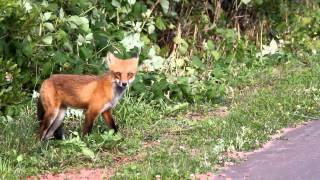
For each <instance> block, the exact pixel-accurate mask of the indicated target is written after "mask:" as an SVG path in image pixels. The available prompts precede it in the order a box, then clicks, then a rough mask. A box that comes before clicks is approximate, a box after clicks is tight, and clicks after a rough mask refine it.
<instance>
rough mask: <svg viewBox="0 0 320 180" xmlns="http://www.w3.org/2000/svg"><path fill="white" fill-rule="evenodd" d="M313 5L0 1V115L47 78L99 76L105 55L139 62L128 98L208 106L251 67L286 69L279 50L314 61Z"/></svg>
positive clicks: (268, 0) (260, 0) (318, 28)
mask: <svg viewBox="0 0 320 180" xmlns="http://www.w3.org/2000/svg"><path fill="white" fill-rule="evenodd" d="M301 4H303V6H302V5H301ZM318 6H319V4H318V3H317V2H314V1H308V0H297V1H294V2H293V1H278V0H252V1H250V0H242V1H236V0H222V1H213V0H212V1H192V0H175V1H169V0H157V1H151V0H112V1H97V0H70V1H61V0H57V1H35V0H29V1H27V0H23V1H15V0H1V1H0V78H1V82H0V83H1V89H0V110H1V111H2V112H4V113H5V114H10V115H13V114H14V113H15V111H14V106H12V105H16V104H19V103H21V102H23V100H25V99H29V98H30V97H31V94H32V93H31V92H32V91H33V90H37V89H38V87H39V85H40V83H41V82H42V80H43V79H44V78H47V77H48V76H50V74H52V73H78V74H86V73H88V74H101V73H103V72H104V71H105V65H104V64H103V63H102V60H101V57H103V56H105V54H106V52H107V51H114V52H117V53H118V56H119V57H129V56H130V55H131V54H132V53H139V54H140V59H141V60H142V61H141V62H140V64H141V73H140V76H139V77H138V79H137V80H136V83H135V85H134V86H133V88H132V89H133V91H131V92H132V94H133V95H139V96H143V98H146V99H150V100H151V99H167V100H180V101H189V102H197V101H212V102H216V101H219V100H220V99H221V98H223V96H224V94H225V93H226V92H227V91H228V89H230V87H235V85H236V84H235V82H233V81H232V79H233V78H234V77H238V79H240V80H241V79H242V80H243V81H245V80H246V74H247V72H248V71H249V70H250V68H251V67H253V66H263V65H265V64H272V63H279V62H284V61H288V60H289V59H290V55H289V56H288V55H287V54H286V55H285V53H283V51H290V52H291V51H292V52H295V53H293V54H292V55H297V56H303V53H305V52H307V53H318V52H317V49H319V46H320V41H319V32H320V25H319V17H320V11H319V10H316V8H317V7H318ZM305 8H311V9H315V10H314V11H308V12H304V10H305ZM272 39H275V40H276V41H271V40H272ZM270 41H271V42H273V43H270V46H263V45H264V44H269V42H270ZM279 47H282V48H281V49H280V48H279ZM270 56H272V57H273V58H272V59H271V60H270V59H268V57H270ZM266 59H267V60H266ZM227 79H229V80H227Z"/></svg>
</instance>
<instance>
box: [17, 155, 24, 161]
mask: <svg viewBox="0 0 320 180" xmlns="http://www.w3.org/2000/svg"><path fill="white" fill-rule="evenodd" d="M22 160H23V156H22V154H20V155H19V156H18V157H17V161H18V162H21V161H22Z"/></svg>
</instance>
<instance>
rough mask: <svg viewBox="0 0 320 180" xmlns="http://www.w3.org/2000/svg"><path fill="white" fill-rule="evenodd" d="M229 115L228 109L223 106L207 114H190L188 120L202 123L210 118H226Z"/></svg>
mask: <svg viewBox="0 0 320 180" xmlns="http://www.w3.org/2000/svg"><path fill="white" fill-rule="evenodd" d="M228 114H229V111H228V108H227V107H224V106H222V107H218V108H216V109H212V110H209V111H208V112H205V113H199V112H190V113H188V114H187V115H186V116H187V118H188V119H191V120H197V121H200V120H203V119H206V118H208V117H225V116H227V115H228Z"/></svg>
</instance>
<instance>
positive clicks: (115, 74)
mask: <svg viewBox="0 0 320 180" xmlns="http://www.w3.org/2000/svg"><path fill="white" fill-rule="evenodd" d="M113 74H114V76H115V77H116V78H119V79H120V77H121V73H120V72H114V73H113Z"/></svg>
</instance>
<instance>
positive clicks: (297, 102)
mask: <svg viewBox="0 0 320 180" xmlns="http://www.w3.org/2000/svg"><path fill="white" fill-rule="evenodd" d="M315 62H316V61H314V62H313V63H310V64H299V63H292V64H290V63H289V64H287V65H283V66H268V68H263V69H260V70H261V71H259V69H257V70H256V72H255V73H252V74H251V75H248V74H247V77H245V81H244V80H243V79H244V77H243V76H241V77H240V76H239V79H238V80H237V78H235V79H234V80H233V81H230V82H231V83H232V84H233V86H234V87H238V88H239V89H236V88H234V89H233V91H230V93H229V96H228V98H226V99H225V101H224V102H223V103H224V104H220V105H223V106H227V107H228V109H229V114H228V115H227V116H225V117H218V116H213V115H208V114H210V113H209V112H211V111H212V110H213V109H215V107H216V106H219V105H213V104H210V103H204V104H195V105H187V104H167V103H165V102H159V101H154V102H146V101H144V100H142V99H135V98H130V97H126V98H125V99H124V100H122V102H121V104H120V105H119V106H118V107H117V108H116V110H115V112H116V113H115V117H116V119H117V124H119V125H120V134H118V135H113V134H112V132H111V131H106V128H105V125H104V123H103V122H102V120H101V119H98V120H97V122H96V124H95V127H94V130H93V134H92V135H90V136H89V137H80V136H79V135H78V134H79V133H81V121H79V120H73V119H72V118H69V119H66V120H65V121H66V129H67V132H68V137H67V139H66V140H65V141H54V140H52V141H49V142H46V143H43V142H39V140H38V139H37V129H38V123H37V121H36V120H35V115H34V111H35V110H34V105H33V103H30V104H28V105H27V106H24V107H23V113H22V114H21V116H20V117H18V118H16V119H2V120H1V121H0V128H1V129H2V133H1V134H0V178H14V177H15V178H19V177H26V176H30V175H36V174H41V173H47V172H61V171H63V170H66V169H80V168H83V167H113V168H114V170H115V172H116V176H114V177H113V178H114V179H123V178H129V179H131V178H132V177H139V178H142V179H150V178H154V177H155V176H156V175H161V177H163V178H170V179H171V178H173V179H181V178H189V177H190V174H195V173H204V172H208V171H216V170H217V166H218V165H222V164H223V163H224V162H228V161H234V160H233V159H231V158H230V157H227V156H225V155H224V152H225V151H227V150H237V151H248V150H252V149H256V148H259V147H261V146H262V144H264V143H266V142H267V141H268V140H269V137H270V135H271V134H274V133H277V132H278V131H279V130H280V129H281V128H283V127H288V126H293V125H295V124H297V123H300V122H302V121H306V120H310V119H315V118H317V117H319V116H320V113H319V110H320V83H319V82H320V75H319V72H320V65H319V63H315ZM173 109H174V110H173ZM190 112H197V113H199V114H201V119H200V120H199V119H198V120H194V119H191V118H190V116H188V115H186V114H188V113H190ZM146 144H147V145H146ZM114 158H117V159H120V161H121V159H122V160H123V163H118V164H117V165H116V162H115V160H114ZM125 159H129V160H128V161H125Z"/></svg>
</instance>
